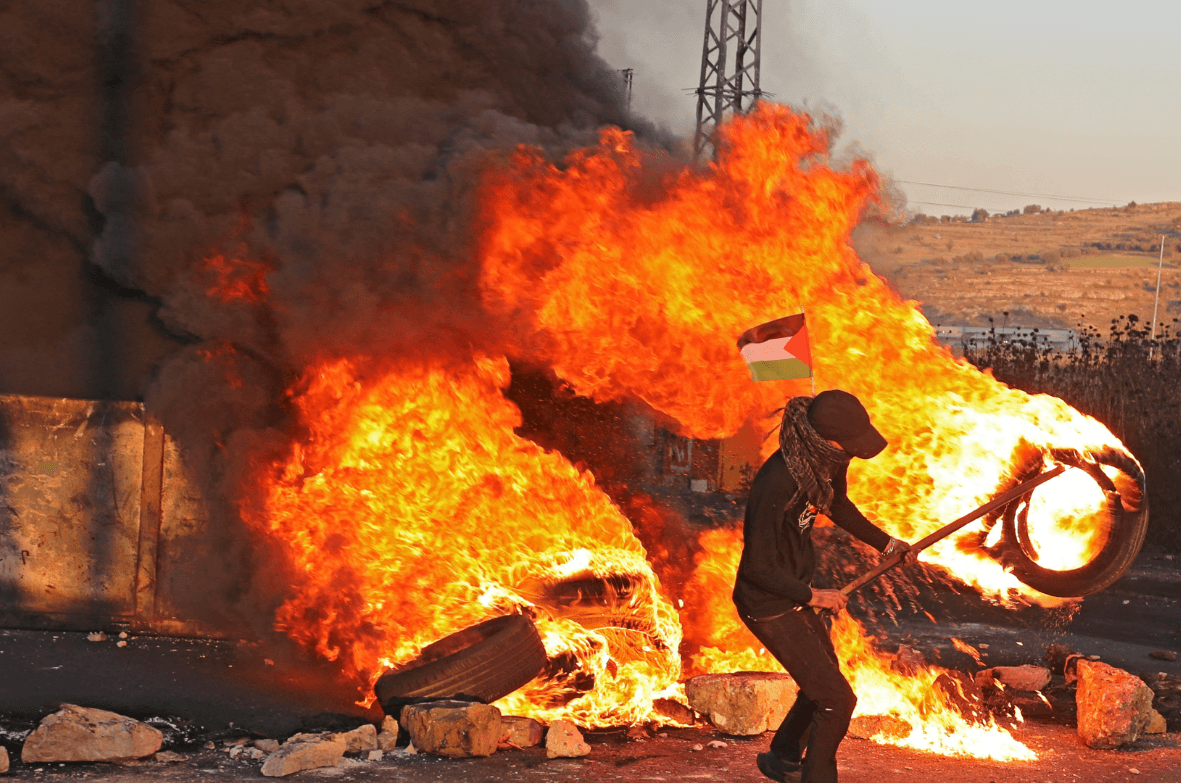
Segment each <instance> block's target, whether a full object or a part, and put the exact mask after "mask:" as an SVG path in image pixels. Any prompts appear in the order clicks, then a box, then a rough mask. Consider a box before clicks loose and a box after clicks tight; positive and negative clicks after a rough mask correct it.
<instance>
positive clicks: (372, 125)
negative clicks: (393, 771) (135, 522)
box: [0, 0, 662, 619]
mask: <svg viewBox="0 0 1181 783" xmlns="http://www.w3.org/2000/svg"><path fill="white" fill-rule="evenodd" d="M0 60H2V61H3V65H4V68H3V73H4V76H3V77H0V203H3V205H4V207H5V209H4V210H3V211H2V212H0V236H2V237H3V240H4V241H3V242H0V278H3V279H4V280H5V281H6V282H9V283H11V285H8V286H5V294H4V296H5V299H4V304H5V305H6V307H2V308H0V313H4V315H2V316H0V318H5V319H6V321H7V323H5V324H4V326H6V327H8V328H6V332H5V333H6V334H7V335H8V339H7V340H6V341H5V344H4V345H0V386H2V387H3V390H4V391H8V392H18V393H38V394H51V395H69V396H84V397H124V398H137V397H139V398H143V399H145V401H146V402H147V404H148V407H149V408H150V409H152V410H153V411H154V412H155V413H156V414H157V415H159V416H160V417H162V419H163V421H164V424H165V427H166V428H167V429H168V431H169V432H170V433H171V434H172V435H173V437H175V438H177V439H178V440H179V441H180V442H181V443H182V445H183V446H184V447H185V449H186V452H187V454H188V455H189V459H190V461H191V462H192V466H193V470H194V472H195V474H196V475H198V476H199V477H200V479H201V481H202V482H203V483H205V484H206V486H208V487H210V488H211V489H213V490H214V491H212V492H211V493H210V501H209V502H210V508H209V510H208V511H209V516H210V520H211V521H210V525H211V540H213V541H216V542H218V543H217V546H215V547H214V548H213V549H211V550H210V551H209V552H207V553H206V554H204V555H198V557H203V558H206V559H207V560H208V561H209V562H208V563H207V564H206V565H207V566H208V568H209V570H208V573H209V574H210V575H211V585H210V588H211V591H212V592H213V593H220V594H222V595H223V596H233V597H234V600H241V601H246V600H249V596H250V595H251V587H250V584H249V579H248V577H247V576H246V575H247V574H250V573H252V572H256V571H257V570H258V568H259V567H260V564H261V563H262V562H264V561H266V560H267V556H266V555H265V554H258V553H257V550H256V547H257V542H252V541H248V540H246V535H247V534H246V533H245V532H244V531H242V530H241V529H240V528H241V525H240V524H239V523H238V521H237V512H236V510H235V508H234V507H233V503H232V502H231V501H230V498H231V497H232V496H233V492H232V491H230V485H232V484H233V482H234V481H235V480H236V477H238V476H240V475H242V459H243V455H244V454H245V453H246V452H247V451H250V450H257V449H259V448H260V447H266V446H268V445H269V446H270V447H272V448H274V449H276V450H278V449H280V448H282V447H283V444H284V443H286V442H287V441H288V439H287V438H285V437H284V436H283V434H282V428H283V426H284V424H285V418H284V417H285V411H284V409H283V407H282V391H283V389H284V388H285V387H286V386H287V385H288V384H289V383H290V382H291V380H292V379H293V378H294V377H295V376H296V375H297V374H298V373H299V371H300V370H301V369H303V368H304V367H306V365H307V363H308V362H309V361H310V360H312V359H313V358H315V357H319V356H326V355H327V356H367V357H397V356H404V355H407V354H409V353H413V352H416V351H419V350H423V349H424V347H425V346H429V347H430V348H431V350H435V351H437V350H440V349H442V350H461V349H462V350H464V351H468V350H471V349H472V348H481V347H494V340H495V338H494V337H492V336H491V334H492V333H493V331H494V330H490V329H489V328H488V325H487V317H486V316H485V315H484V313H483V312H482V310H481V306H480V304H479V298H478V296H477V295H476V292H475V284H476V270H475V268H474V263H473V258H472V249H471V246H470V244H471V237H472V231H473V228H474V227H473V203H472V201H473V189H474V187H475V185H476V181H477V177H476V175H477V173H478V172H479V170H480V169H481V168H482V167H483V166H485V165H487V163H488V162H489V161H490V160H494V159H496V158H497V157H498V156H503V155H504V154H505V152H506V151H507V150H511V149H512V148H513V147H514V146H515V145H518V144H521V143H527V144H530V145H534V146H538V147H540V148H542V149H544V150H546V151H547V152H549V153H551V154H553V155H555V156H558V155H560V154H561V153H563V152H564V151H566V150H567V149H569V148H570V147H572V146H575V145H578V146H581V145H584V144H587V143H588V142H590V141H592V140H593V139H594V137H595V133H596V129H597V128H599V127H601V126H603V125H605V124H614V125H621V126H624V127H630V128H632V129H634V130H637V131H638V132H639V133H640V134H641V136H642V137H646V138H648V139H649V140H651V141H652V142H653V143H661V142H662V140H661V139H659V138H657V134H656V132H655V131H654V130H653V128H652V127H651V126H648V125H646V124H644V123H637V121H635V120H634V119H633V118H630V117H628V116H626V114H625V110H624V107H623V103H622V94H621V85H620V80H619V77H618V75H617V74H616V72H615V71H614V70H613V69H612V68H611V67H609V66H608V65H607V64H606V63H604V62H603V61H602V60H601V59H599V57H598V56H597V55H596V54H595V33H594V30H593V28H592V25H591V21H590V13H589V10H588V7H587V4H586V2H585V0H548V1H547V2H537V1H536V0H486V1H484V2H476V3H473V2H470V0H403V1H401V2H380V1H378V0H295V2H291V1H287V2H278V0H250V1H249V2H242V0H210V1H209V2H203V3H200V4H193V3H188V2H182V1H181V0H140V1H139V2H134V1H133V0H101V2H97V3H96V2H91V1H90V0H45V2H40V3H22V4H9V5H7V6H5V7H4V8H3V9H2V10H0ZM227 349H228V350H227ZM243 379H247V380H248V381H249V382H243ZM195 390H199V391H198V392H196V393H195ZM209 597H210V594H209V593H208V592H207V593H206V594H205V596H204V597H203V598H202V599H201V600H199V601H196V599H195V601H196V602H195V604H194V606H193V607H192V608H193V611H194V612H200V613H204V614H205V615H210V614H211V613H212V614H216V613H217V612H219V611H220V609H216V608H211V607H217V606H219V605H220V604H222V603H225V602H218V601H212V602H211V601H209V600H208V599H209ZM273 598H274V597H273V596H270V597H269V598H268V597H266V596H264V597H262V598H259V599H258V600H260V601H263V602H264V603H265V601H266V600H272V599H273ZM257 608H258V609H260V610H263V614H265V609H266V607H265V606H259V607H257ZM215 619H217V618H215ZM220 619H228V618H220Z"/></svg>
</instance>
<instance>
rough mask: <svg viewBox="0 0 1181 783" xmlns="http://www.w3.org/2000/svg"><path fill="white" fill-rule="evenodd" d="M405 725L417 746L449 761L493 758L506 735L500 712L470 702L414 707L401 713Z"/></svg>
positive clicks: (418, 705)
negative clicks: (484, 757) (473, 757)
mask: <svg viewBox="0 0 1181 783" xmlns="http://www.w3.org/2000/svg"><path fill="white" fill-rule="evenodd" d="M402 724H403V725H404V726H405V728H406V731H407V732H409V733H410V739H411V740H412V741H413V744H414V747H416V748H418V749H419V750H421V751H423V752H424V753H431V754H433V755H436V756H447V757H448V758H469V757H472V756H490V755H492V754H493V753H495V752H496V746H497V744H498V743H499V742H500V738H501V737H502V736H504V730H503V728H502V725H501V717H500V710H498V709H496V708H495V707H493V706H491V705H489V704H479V703H475V702H467V701H454V700H445V701H433V702H427V703H425V704H411V705H409V706H407V707H405V708H404V709H403V710H402Z"/></svg>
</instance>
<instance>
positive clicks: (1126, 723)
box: [1075, 660, 1152, 749]
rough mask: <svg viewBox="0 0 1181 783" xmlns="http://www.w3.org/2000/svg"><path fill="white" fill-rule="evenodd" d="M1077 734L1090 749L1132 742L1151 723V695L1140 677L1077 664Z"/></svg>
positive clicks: (1087, 663)
mask: <svg viewBox="0 0 1181 783" xmlns="http://www.w3.org/2000/svg"><path fill="white" fill-rule="evenodd" d="M1075 698H1076V699H1077V701H1078V733H1079V736H1080V737H1082V738H1083V742H1085V743H1087V745H1089V746H1090V747H1092V748H1100V749H1112V748H1118V747H1120V746H1121V745H1126V744H1128V743H1129V742H1135V741H1136V738H1137V737H1139V736H1140V735H1141V734H1142V733H1143V732H1144V730H1145V729H1146V728H1148V724H1149V722H1150V720H1151V719H1152V715H1151V712H1152V691H1151V690H1150V689H1149V688H1148V686H1147V685H1145V684H1144V681H1143V680H1141V679H1140V678H1139V677H1136V676H1134V675H1131V674H1128V673H1127V672H1125V671H1123V670H1122V669H1117V668H1115V667H1114V666H1109V665H1107V664H1105V663H1097V662H1092V661H1086V660H1081V661H1079V662H1078V691H1077V692H1076V694H1075Z"/></svg>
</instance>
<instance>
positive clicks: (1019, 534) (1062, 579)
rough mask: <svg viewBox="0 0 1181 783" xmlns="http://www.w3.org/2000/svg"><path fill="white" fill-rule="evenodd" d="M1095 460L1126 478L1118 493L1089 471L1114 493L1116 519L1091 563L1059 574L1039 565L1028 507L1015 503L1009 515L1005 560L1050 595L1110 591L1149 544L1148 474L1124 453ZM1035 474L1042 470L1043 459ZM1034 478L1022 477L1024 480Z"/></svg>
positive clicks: (1098, 474) (1113, 517) (1112, 507)
mask: <svg viewBox="0 0 1181 783" xmlns="http://www.w3.org/2000/svg"><path fill="white" fill-rule="evenodd" d="M1091 456H1092V459H1094V460H1095V462H1097V463H1099V464H1101V465H1109V466H1111V467H1114V468H1116V469H1118V470H1119V471H1120V472H1121V473H1123V474H1124V477H1125V478H1126V480H1125V481H1124V484H1125V486H1124V487H1123V488H1122V489H1123V492H1122V494H1121V493H1120V492H1116V491H1115V490H1116V489H1117V488H1116V486H1115V485H1114V484H1113V482H1112V481H1111V479H1109V478H1108V477H1107V476H1106V475H1104V474H1103V473H1102V472H1100V471H1098V470H1095V469H1094V467H1093V466H1092V469H1091V470H1088V473H1090V474H1091V476H1092V478H1094V479H1095V480H1096V482H1097V483H1098V484H1099V485H1100V487H1102V488H1103V489H1104V490H1105V491H1106V492H1107V493H1108V511H1109V513H1110V515H1111V529H1110V531H1109V532H1108V535H1107V541H1106V542H1105V543H1104V545H1103V548H1102V549H1101V550H1100V551H1099V553H1098V554H1096V555H1095V557H1094V558H1092V559H1091V561H1090V562H1088V563H1086V564H1085V565H1083V566H1080V567H1078V568H1074V569H1071V570H1067V571H1055V570H1052V569H1049V568H1044V567H1042V566H1040V565H1038V564H1037V562H1036V560H1035V559H1034V557H1035V556H1036V555H1035V553H1033V552H1032V551H1031V548H1030V546H1028V545H1027V543H1026V542H1027V539H1028V536H1027V534H1026V530H1025V519H1024V517H1023V514H1024V513H1025V511H1026V510H1027V509H1028V506H1026V507H1025V508H1024V509H1019V508H1018V506H1019V505H1020V504H1019V503H1016V502H1015V503H1012V504H1010V505H1009V507H1008V508H1007V509H1006V510H1005V512H1004V517H1003V518H1004V536H1003V539H1002V540H1003V543H1004V555H1003V558H1002V559H1003V562H1004V563H1005V564H1006V565H1007V566H1009V567H1011V569H1012V572H1013V575H1014V576H1016V577H1017V578H1018V579H1020V580H1021V581H1022V582H1024V583H1025V584H1027V585H1029V586H1030V587H1032V588H1033V589H1035V590H1038V591H1040V592H1043V593H1045V594H1046V595H1053V596H1057V597H1059V598H1081V597H1082V596H1085V595H1091V594H1092V593H1097V592H1099V591H1100V590H1103V589H1105V588H1107V587H1110V586H1111V584H1112V583H1113V582H1115V581H1116V580H1117V579H1119V578H1120V577H1121V576H1123V575H1124V572H1125V571H1127V570H1128V568H1129V567H1131V565H1132V563H1133V561H1135V559H1136V556H1137V555H1138V554H1139V553H1140V547H1141V546H1142V545H1143V544H1144V536H1145V533H1146V532H1147V530H1148V491H1147V487H1146V485H1145V479H1144V472H1143V471H1142V470H1141V469H1140V467H1139V466H1138V465H1137V464H1136V463H1135V461H1134V460H1132V459H1131V458H1129V457H1128V456H1127V455H1125V454H1122V453H1120V452H1116V451H1107V452H1103V453H1100V454H1093V455H1091ZM1035 470H1038V471H1040V460H1039V467H1037V468H1036V469H1035ZM1030 477H1031V476H1025V477H1024V478H1018V481H1022V480H1024V479H1025V478H1030ZM1136 495H1138V497H1136Z"/></svg>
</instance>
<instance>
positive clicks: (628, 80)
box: [619, 68, 635, 113]
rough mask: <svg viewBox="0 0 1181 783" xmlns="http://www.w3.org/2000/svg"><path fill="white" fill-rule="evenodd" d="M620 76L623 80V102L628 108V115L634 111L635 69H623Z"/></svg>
mask: <svg viewBox="0 0 1181 783" xmlns="http://www.w3.org/2000/svg"><path fill="white" fill-rule="evenodd" d="M619 75H620V76H621V77H622V78H623V101H624V104H625V105H626V106H627V111H628V113H631V110H632V77H633V76H634V75H635V69H633V68H623V69H621V70H620V71H619Z"/></svg>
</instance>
